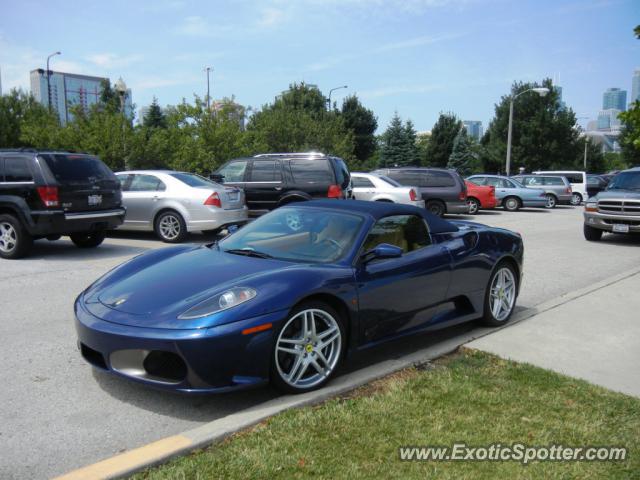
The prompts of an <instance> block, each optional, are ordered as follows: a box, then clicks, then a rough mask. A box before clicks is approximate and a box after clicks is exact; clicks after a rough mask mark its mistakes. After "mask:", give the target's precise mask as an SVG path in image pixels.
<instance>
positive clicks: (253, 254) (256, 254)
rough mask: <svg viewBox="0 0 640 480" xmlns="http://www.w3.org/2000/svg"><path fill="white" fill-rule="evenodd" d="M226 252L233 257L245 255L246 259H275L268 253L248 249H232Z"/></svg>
mask: <svg viewBox="0 0 640 480" xmlns="http://www.w3.org/2000/svg"><path fill="white" fill-rule="evenodd" d="M225 252H227V253H231V254H233V255H244V256H246V257H256V258H273V256H272V255H269V254H268V253H264V252H258V251H257V250H251V249H248V248H231V249H229V250H225Z"/></svg>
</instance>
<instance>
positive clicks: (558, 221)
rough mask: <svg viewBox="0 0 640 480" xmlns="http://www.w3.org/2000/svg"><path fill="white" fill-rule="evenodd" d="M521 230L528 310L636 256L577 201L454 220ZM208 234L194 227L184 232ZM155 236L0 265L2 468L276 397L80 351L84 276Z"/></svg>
mask: <svg viewBox="0 0 640 480" xmlns="http://www.w3.org/2000/svg"><path fill="white" fill-rule="evenodd" d="M459 218H464V219H469V220H473V221H478V222H481V223H486V224H489V225H493V226H499V227H505V228H509V229H511V230H515V231H517V232H520V233H521V234H522V236H523V238H524V241H525V277H524V283H523V285H522V289H521V295H520V298H519V301H518V305H519V306H520V307H521V308H527V307H533V306H535V305H537V304H540V303H542V302H544V301H546V300H549V299H551V298H555V297H558V296H560V295H563V294H566V293H568V292H571V291H574V290H577V289H580V288H584V287H586V286H589V285H591V284H593V283H595V282H598V281H600V280H603V279H605V278H608V277H610V276H613V275H615V274H617V273H620V272H623V271H625V270H628V269H630V268H632V267H633V266H637V265H639V264H640V241H639V240H637V239H635V238H631V237H626V236H618V235H616V236H613V235H609V236H606V237H605V238H604V239H603V241H602V242H599V243H589V242H586V241H585V240H584V239H583V236H582V209H581V208H572V207H558V208H556V209H555V210H553V211H551V210H524V211H521V212H518V213H507V212H502V211H500V210H496V211H492V212H481V214H480V215H478V216H475V217H459ZM212 239H213V237H205V236H202V235H193V236H192V237H191V239H190V240H191V241H194V242H207V241H211V240H212ZM163 246H164V245H163V244H162V243H160V242H159V241H156V240H155V239H154V237H153V236H152V235H148V234H134V233H126V234H125V233H116V234H114V235H112V236H111V237H110V238H109V239H107V240H106V241H105V243H104V244H103V245H102V246H101V247H100V248H98V249H96V250H93V251H87V250H84V251H83V250H79V249H77V248H76V247H74V246H73V244H72V243H71V242H70V241H69V240H68V239H62V240H60V241H57V242H47V241H46V240H44V241H38V242H36V244H35V247H34V250H33V254H32V255H31V256H30V257H29V258H27V259H25V260H20V261H2V262H0V284H1V286H2V287H1V288H0V312H1V315H0V316H1V317H2V322H1V323H0V336H1V338H2V339H3V348H2V353H1V357H0V358H1V359H2V363H3V368H2V371H1V373H0V375H1V376H2V378H1V382H2V385H3V388H2V391H0V402H1V403H2V405H3V408H2V410H1V411H0V415H1V417H0V420H1V423H0V449H2V457H1V460H0V477H2V478H42V477H51V476H53V475H56V474H61V473H65V472H66V471H69V470H71V469H74V468H77V467H80V466H83V465H86V464H88V463H92V462H95V461H98V460H100V459H103V458H106V457H109V456H111V455H113V454H116V453H119V452H122V451H125V450H129V449H131V448H135V447H138V446H140V445H143V444H145V443H148V442H150V441H154V440H157V439H160V438H162V437H165V436H168V435H173V434H177V433H180V432H182V431H184V430H187V429H190V428H194V427H196V426H198V425H200V424H202V423H204V422H209V421H211V420H214V419H216V418H220V417H224V416H226V415H229V414H231V413H235V412H238V411H241V410H242V409H244V408H247V407H249V406H254V405H257V404H260V403H262V402H265V401H267V400H269V399H271V398H273V397H274V396H276V395H277V393H275V392H274V391H272V390H271V389H268V388H264V389H260V390H254V391H248V392H243V393H236V394H227V395H221V396H208V397H207V396H200V397H185V396H179V395H175V394H170V393H164V392H157V391H155V390H150V389H148V388H144V387H142V386H139V385H136V384H132V383H129V382H126V381H124V380H122V379H118V378H112V377H110V376H108V375H106V374H104V373H101V372H96V371H94V370H93V369H92V368H90V367H89V366H88V365H87V364H86V363H85V362H84V361H83V360H82V358H81V357H80V355H79V353H78V351H77V349H76V339H75V332H74V329H73V322H72V305H73V300H74V299H75V297H76V295H77V294H78V293H79V292H80V291H81V290H83V289H84V288H85V287H86V286H87V285H89V284H90V283H91V282H92V281H94V280H95V279H96V278H98V277H99V276H100V275H102V274H103V273H105V272H106V271H108V270H109V269H110V268H112V267H114V266H116V265H118V264H119V263H121V262H123V261H124V260H126V259H128V258H130V257H131V256H133V255H137V254H139V253H142V252H144V251H146V250H148V249H154V248H162V247H163ZM472 328H474V327H473V326H472V325H468V326H462V327H458V328H455V329H452V330H449V331H445V332H441V333H439V334H438V335H437V336H434V335H431V336H426V335H425V336H422V337H415V338H412V339H408V340H403V341H397V342H394V343H392V344H390V345H387V346H385V347H383V348H381V349H378V350H375V351H372V352H369V353H367V354H366V355H365V356H362V357H359V358H357V359H355V360H354V362H352V364H351V365H350V366H349V368H351V369H354V368H358V367H360V366H366V365H372V364H375V363H376V361H379V360H381V359H386V358H389V357H390V356H394V355H401V354H402V353H404V352H410V351H411V350H412V349H416V348H419V347H424V346H425V344H430V343H433V342H437V341H438V339H439V338H454V337H456V335H459V334H460V332H461V331H468V330H469V329H472Z"/></svg>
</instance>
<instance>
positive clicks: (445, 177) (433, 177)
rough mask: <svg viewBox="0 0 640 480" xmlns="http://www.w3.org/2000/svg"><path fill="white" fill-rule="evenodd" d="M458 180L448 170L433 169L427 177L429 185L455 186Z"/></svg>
mask: <svg viewBox="0 0 640 480" xmlns="http://www.w3.org/2000/svg"><path fill="white" fill-rule="evenodd" d="M455 185H456V181H455V180H454V179H453V177H452V176H451V175H450V174H449V173H447V172H439V171H437V170H436V171H431V172H429V175H428V177H427V185H426V186H428V187H455Z"/></svg>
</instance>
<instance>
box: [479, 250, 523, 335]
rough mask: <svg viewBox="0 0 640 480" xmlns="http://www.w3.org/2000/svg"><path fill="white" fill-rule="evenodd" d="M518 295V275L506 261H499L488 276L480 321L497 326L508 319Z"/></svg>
mask: <svg viewBox="0 0 640 480" xmlns="http://www.w3.org/2000/svg"><path fill="white" fill-rule="evenodd" d="M517 296H518V276H517V275H516V271H515V269H514V268H513V267H512V266H511V265H510V264H509V263H507V262H502V263H499V264H498V266H497V267H496V269H495V270H494V272H493V274H491V277H490V278H489V284H488V285H487V292H486V293H485V298H484V314H483V317H482V323H483V324H484V325H487V326H490V327H498V326H500V325H504V324H505V323H507V322H508V321H509V318H511V315H512V314H513V310H514V307H515V305H516V297H517Z"/></svg>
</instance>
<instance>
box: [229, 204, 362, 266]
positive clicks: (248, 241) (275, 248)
mask: <svg viewBox="0 0 640 480" xmlns="http://www.w3.org/2000/svg"><path fill="white" fill-rule="evenodd" d="M362 223H363V219H362V217H360V216H358V215H353V214H349V213H342V212H336V211H328V210H321V209H314V208H299V207H297V208H296V207H294V206H291V207H283V208H279V209H277V210H274V211H273V212H271V213H268V214H266V215H264V216H262V217H260V218H258V219H257V220H255V221H254V222H251V223H249V224H248V225H247V226H246V227H244V228H242V229H240V230H239V231H237V232H236V233H234V234H233V235H231V236H229V237H227V238H226V239H224V240H223V241H222V242H220V249H221V250H223V251H225V252H228V253H229V254H243V253H244V252H247V253H249V252H253V253H255V255H252V256H256V257H257V256H262V257H264V258H276V259H278V260H285V261H291V262H303V263H330V262H335V261H337V260H339V259H340V258H342V257H343V256H344V255H346V254H347V253H348V252H349V251H351V249H352V247H353V243H354V241H355V239H356V237H357V236H358V233H359V232H360V227H361V226H362Z"/></svg>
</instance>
